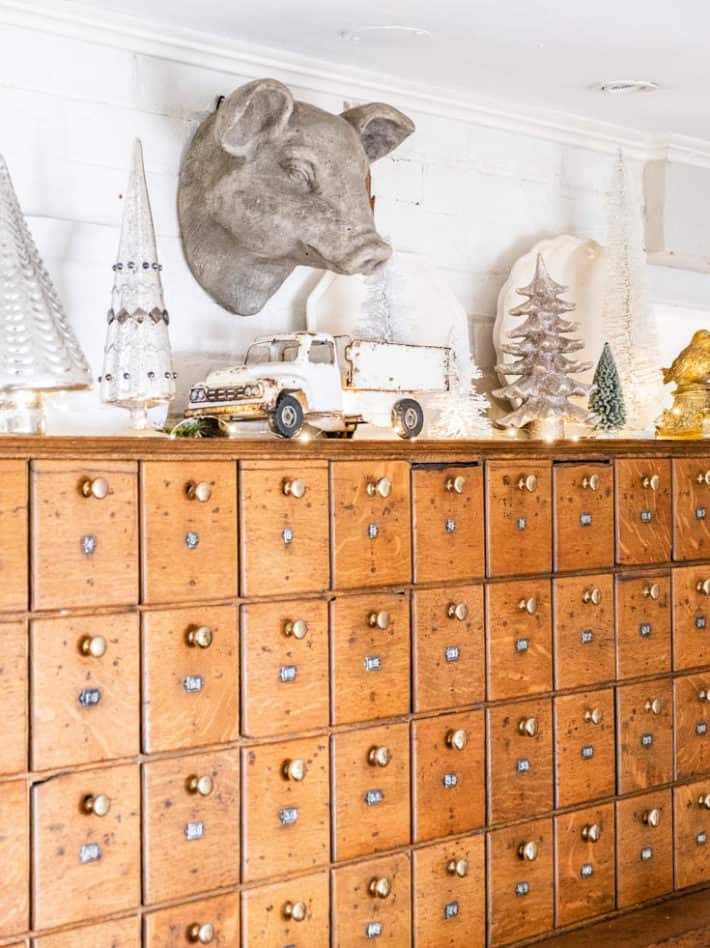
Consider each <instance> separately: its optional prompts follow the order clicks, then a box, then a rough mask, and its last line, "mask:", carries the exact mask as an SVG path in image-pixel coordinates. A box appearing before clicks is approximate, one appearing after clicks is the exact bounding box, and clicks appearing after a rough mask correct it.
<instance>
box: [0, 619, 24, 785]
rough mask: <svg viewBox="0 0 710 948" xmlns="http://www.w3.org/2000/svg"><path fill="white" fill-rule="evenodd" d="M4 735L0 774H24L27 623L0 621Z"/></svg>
mask: <svg viewBox="0 0 710 948" xmlns="http://www.w3.org/2000/svg"><path fill="white" fill-rule="evenodd" d="M0 642H2V662H0V694H2V696H3V703H2V714H3V736H2V741H0V774H16V773H22V772H23V771H24V770H25V769H26V767H27V738H28V729H27V631H26V628H25V623H24V622H3V623H1V624H0Z"/></svg>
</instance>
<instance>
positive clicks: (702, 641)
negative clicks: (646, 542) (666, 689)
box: [672, 566, 710, 670]
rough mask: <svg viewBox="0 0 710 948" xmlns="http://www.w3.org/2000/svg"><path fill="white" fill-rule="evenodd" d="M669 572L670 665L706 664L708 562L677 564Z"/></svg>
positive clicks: (709, 645) (709, 644)
mask: <svg viewBox="0 0 710 948" xmlns="http://www.w3.org/2000/svg"><path fill="white" fill-rule="evenodd" d="M672 576H673V668H674V669H675V670H681V669H683V668H697V667H698V666H700V665H710V598H709V597H710V566H683V567H678V568H677V569H674V570H673V573H672ZM706 590H707V591H706Z"/></svg>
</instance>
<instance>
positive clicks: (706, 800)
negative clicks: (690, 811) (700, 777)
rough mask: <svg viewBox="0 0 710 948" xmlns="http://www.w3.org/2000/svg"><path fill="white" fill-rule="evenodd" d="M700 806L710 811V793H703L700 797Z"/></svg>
mask: <svg viewBox="0 0 710 948" xmlns="http://www.w3.org/2000/svg"><path fill="white" fill-rule="evenodd" d="M698 806H701V807H703V808H704V809H705V810H710V793H701V794H700V796H699V797H698Z"/></svg>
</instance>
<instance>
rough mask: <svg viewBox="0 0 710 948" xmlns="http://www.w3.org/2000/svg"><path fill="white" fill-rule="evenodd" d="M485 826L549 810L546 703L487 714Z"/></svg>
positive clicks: (513, 706)
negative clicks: (486, 813)
mask: <svg viewBox="0 0 710 948" xmlns="http://www.w3.org/2000/svg"><path fill="white" fill-rule="evenodd" d="M488 755H489V767H488V769H489V778H488V779H489V787H490V797H489V817H488V818H489V822H491V823H497V822H499V821H501V820H514V819H516V818H519V817H520V816H535V815H536V814H538V813H545V812H546V811H547V810H551V809H552V786H553V775H552V702H551V701H550V700H548V699H545V700H542V701H525V702H522V703H521V704H511V705H504V706H502V707H498V708H490V709H489V710H488Z"/></svg>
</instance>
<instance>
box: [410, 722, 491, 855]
mask: <svg viewBox="0 0 710 948" xmlns="http://www.w3.org/2000/svg"><path fill="white" fill-rule="evenodd" d="M412 772H413V774H414V840H415V842H422V841H423V840H427V839H436V838H437V837H439V836H449V835H451V834H453V833H466V832H468V831H469V830H474V829H478V827H480V826H483V824H484V823H485V821H486V767H485V730H484V721H483V711H469V712H468V713H466V714H447V715H442V716H441V717H437V718H428V719H427V720H424V721H415V722H413V724H412Z"/></svg>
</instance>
